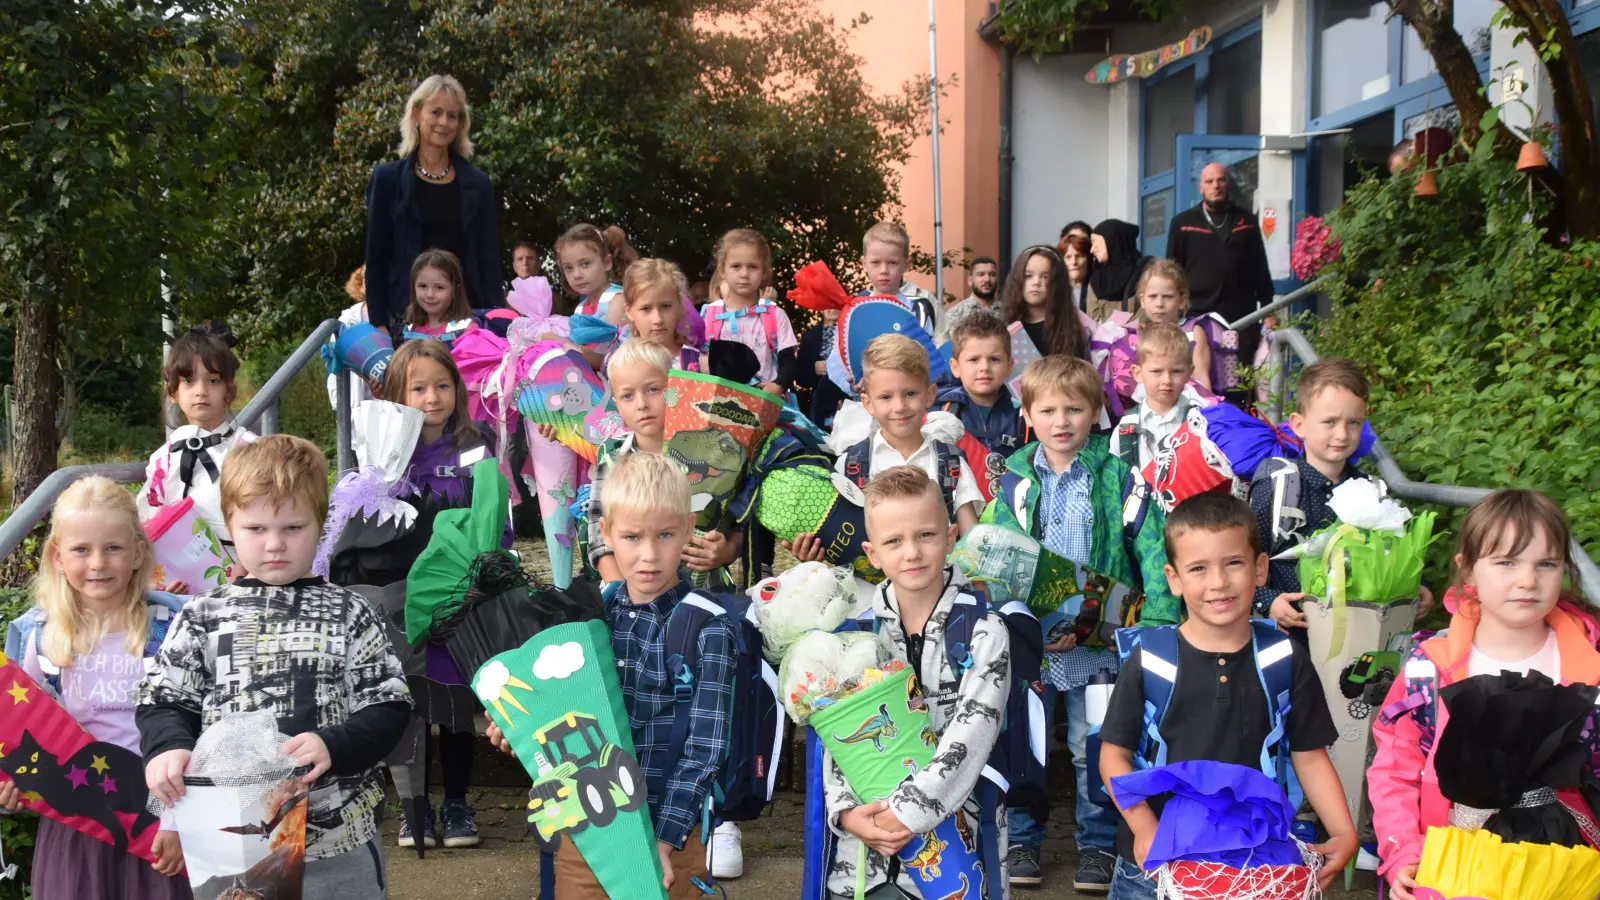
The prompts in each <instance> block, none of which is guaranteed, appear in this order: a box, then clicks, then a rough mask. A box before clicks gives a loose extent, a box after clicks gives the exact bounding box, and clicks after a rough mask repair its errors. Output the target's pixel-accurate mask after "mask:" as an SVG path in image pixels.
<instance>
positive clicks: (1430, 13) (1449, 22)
mask: <svg viewBox="0 0 1600 900" xmlns="http://www.w3.org/2000/svg"><path fill="white" fill-rule="evenodd" d="M1390 8H1391V9H1393V10H1394V11H1395V13H1396V14H1397V15H1399V16H1400V18H1401V19H1404V20H1405V23H1406V24H1407V25H1410V26H1411V27H1412V29H1414V30H1415V31H1416V32H1417V37H1418V38H1419V39H1421V41H1422V46H1423V48H1424V49H1426V50H1427V51H1428V54H1429V55H1430V56H1432V57H1433V64H1434V67H1435V68H1437V69H1438V70H1439V78H1440V79H1442V80H1443V81H1444V86H1445V90H1447V91H1449V92H1450V102H1451V103H1454V104H1455V106H1456V111H1457V112H1458V113H1460V114H1461V139H1462V140H1463V141H1465V142H1466V143H1467V145H1468V146H1473V145H1475V144H1477V143H1478V137H1479V136H1480V134H1481V133H1482V132H1481V131H1480V130H1479V123H1480V122H1482V121H1483V116H1484V114H1485V113H1487V112H1488V111H1489V108H1490V104H1489V98H1488V97H1487V96H1485V95H1484V94H1483V79H1482V78H1479V77H1478V64H1477V63H1476V62H1474V61H1473V59H1472V51H1471V50H1468V49H1467V43H1466V41H1464V40H1462V39H1461V32H1459V31H1456V27H1455V22H1454V19H1455V3H1454V2H1453V0H1391V2H1390ZM1497 143H1504V144H1505V146H1503V147H1501V149H1502V150H1510V149H1514V148H1515V143H1514V142H1511V140H1510V137H1509V135H1507V136H1505V138H1504V139H1503V140H1502V141H1497Z"/></svg>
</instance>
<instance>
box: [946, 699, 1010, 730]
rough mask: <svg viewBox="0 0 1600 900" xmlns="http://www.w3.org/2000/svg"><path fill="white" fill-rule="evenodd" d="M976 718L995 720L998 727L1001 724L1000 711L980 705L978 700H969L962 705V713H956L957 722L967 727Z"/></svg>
mask: <svg viewBox="0 0 1600 900" xmlns="http://www.w3.org/2000/svg"><path fill="white" fill-rule="evenodd" d="M974 718H978V719H993V720H994V721H995V724H997V725H998V724H999V723H1000V710H998V709H995V708H994V707H992V706H987V705H985V704H982V703H979V702H978V701H976V700H968V701H967V702H966V703H964V704H962V705H961V711H960V712H958V713H956V718H955V721H956V723H957V724H959V725H965V724H966V723H968V722H970V721H972V720H973V719H974Z"/></svg>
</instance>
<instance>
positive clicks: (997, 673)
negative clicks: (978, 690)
mask: <svg viewBox="0 0 1600 900" xmlns="http://www.w3.org/2000/svg"><path fill="white" fill-rule="evenodd" d="M1010 670H1011V651H1009V650H1001V651H1000V654H999V655H998V656H996V657H995V658H994V659H992V660H990V661H989V664H988V665H987V666H984V667H983V676H982V677H983V680H984V681H987V682H990V683H994V684H998V683H999V681H1000V679H1002V678H1004V677H1005V676H1006V673H1007V672H1009V671H1010Z"/></svg>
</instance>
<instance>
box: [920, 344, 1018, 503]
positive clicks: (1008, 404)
mask: <svg viewBox="0 0 1600 900" xmlns="http://www.w3.org/2000/svg"><path fill="white" fill-rule="evenodd" d="M950 345H951V348H952V349H953V350H954V351H955V352H954V355H953V358H952V359H951V368H952V369H954V370H955V375H956V378H957V379H958V380H959V381H960V382H961V383H960V384H959V385H950V386H948V387H943V388H940V390H939V399H938V406H937V407H936V408H937V409H940V410H943V411H944V412H947V413H950V414H951V415H953V416H955V417H956V418H958V419H960V420H961V425H962V427H964V428H966V430H967V434H968V436H970V437H971V438H972V440H973V441H975V442H976V443H977V444H979V445H981V446H982V448H983V450H986V451H987V453H985V454H984V457H985V458H984V459H983V460H982V465H981V466H980V465H979V464H978V463H977V462H972V461H973V459H974V457H973V455H972V453H970V452H969V453H968V455H967V459H968V461H969V462H972V469H973V473H974V474H975V475H977V476H978V477H979V478H980V479H984V480H986V481H987V482H988V486H987V488H988V489H987V490H986V492H985V493H986V494H987V495H988V496H991V497H992V496H994V492H995V491H996V490H997V489H998V488H999V484H1000V473H1001V472H1003V471H1005V463H1006V457H1007V456H1010V455H1011V454H1012V453H1015V452H1016V450H1017V448H1018V447H1021V446H1022V445H1023V443H1024V442H1026V440H1027V426H1026V425H1025V424H1024V423H1023V421H1022V415H1021V409H1020V407H1019V406H1018V405H1017V402H1016V400H1015V399H1014V398H1013V397H1012V396H1011V391H1010V389H1009V388H1007V387H1006V382H1007V381H1009V380H1010V378H1011V369H1012V361H1011V332H1010V331H1009V330H1007V328H1006V325H1005V323H1004V322H1002V321H1000V318H999V317H998V316H996V315H994V314H992V313H988V312H975V313H973V314H971V315H969V316H967V317H966V318H964V319H962V320H961V323H960V324H959V325H957V326H956V327H955V329H954V330H953V331H952V333H951V336H950Z"/></svg>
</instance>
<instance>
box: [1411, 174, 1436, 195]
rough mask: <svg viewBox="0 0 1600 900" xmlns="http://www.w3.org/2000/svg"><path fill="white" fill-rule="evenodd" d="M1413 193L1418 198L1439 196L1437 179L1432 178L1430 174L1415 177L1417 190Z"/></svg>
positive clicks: (1432, 175)
mask: <svg viewBox="0 0 1600 900" xmlns="http://www.w3.org/2000/svg"><path fill="white" fill-rule="evenodd" d="M1415 193H1416V195H1417V196H1418V197H1437V196H1439V179H1438V178H1436V177H1434V174H1433V173H1432V172H1423V173H1422V174H1421V175H1419V176H1417V189H1416V191H1415Z"/></svg>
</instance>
